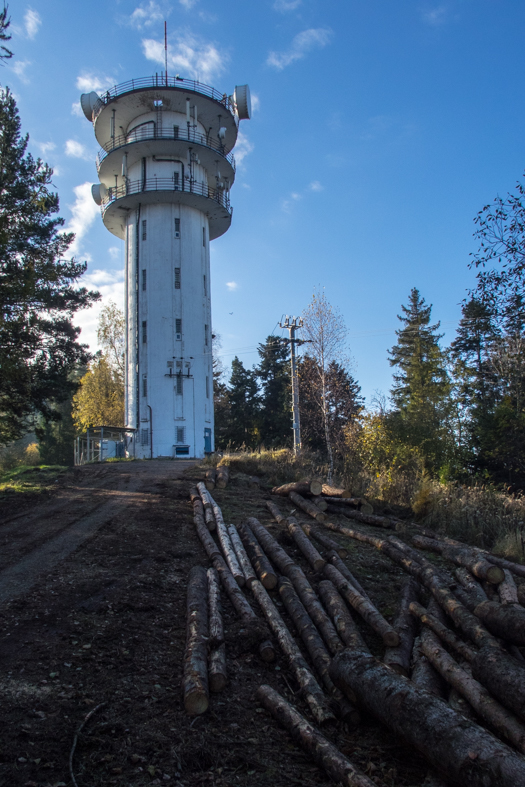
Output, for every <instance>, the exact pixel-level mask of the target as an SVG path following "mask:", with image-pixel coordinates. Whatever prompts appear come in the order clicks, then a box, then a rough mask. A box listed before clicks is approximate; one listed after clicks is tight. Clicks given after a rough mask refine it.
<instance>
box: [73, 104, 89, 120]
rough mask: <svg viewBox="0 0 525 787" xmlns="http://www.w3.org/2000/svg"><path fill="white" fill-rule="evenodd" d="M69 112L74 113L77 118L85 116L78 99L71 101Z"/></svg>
mask: <svg viewBox="0 0 525 787" xmlns="http://www.w3.org/2000/svg"><path fill="white" fill-rule="evenodd" d="M71 114H72V115H76V116H77V117H79V118H83V117H86V116H85V115H84V113H83V111H82V107H81V106H80V101H73V103H72V104H71Z"/></svg>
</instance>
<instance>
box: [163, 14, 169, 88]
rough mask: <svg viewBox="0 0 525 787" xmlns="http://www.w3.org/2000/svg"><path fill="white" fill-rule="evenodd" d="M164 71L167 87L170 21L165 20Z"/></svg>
mask: <svg viewBox="0 0 525 787" xmlns="http://www.w3.org/2000/svg"><path fill="white" fill-rule="evenodd" d="M164 73H165V74H166V87H167V86H168V23H167V22H164Z"/></svg>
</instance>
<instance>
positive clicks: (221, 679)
mask: <svg viewBox="0 0 525 787" xmlns="http://www.w3.org/2000/svg"><path fill="white" fill-rule="evenodd" d="M208 678H209V683H210V691H213V692H218V691H222V690H223V689H224V688H225V686H226V684H227V683H228V670H227V667H226V645H225V644H224V642H223V643H222V645H219V646H218V647H217V648H214V649H213V650H211V651H210V656H209V665H208Z"/></svg>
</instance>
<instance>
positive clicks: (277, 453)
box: [204, 448, 327, 486]
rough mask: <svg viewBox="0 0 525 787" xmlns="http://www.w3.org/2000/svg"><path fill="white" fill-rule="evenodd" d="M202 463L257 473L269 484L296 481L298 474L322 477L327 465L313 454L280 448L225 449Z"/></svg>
mask: <svg viewBox="0 0 525 787" xmlns="http://www.w3.org/2000/svg"><path fill="white" fill-rule="evenodd" d="M204 464H207V465H211V466H215V465H217V466H220V465H227V466H228V467H229V468H231V470H232V471H233V472H235V473H243V474H244V475H247V476H257V477H259V478H261V479H262V480H264V481H265V482H266V484H268V485H269V486H277V485H279V484H287V483H290V482H292V481H300V480H301V479H302V478H312V477H319V478H325V477H326V472H327V467H326V465H325V464H323V463H322V462H319V461H318V459H317V457H316V456H315V455H314V454H311V453H309V452H306V451H303V453H302V454H301V456H300V457H296V456H294V453H293V451H291V450H290V449H288V448H281V449H276V450H274V451H272V450H267V451H266V450H262V451H238V452H231V453H230V452H227V453H225V454H223V455H222V457H218V456H215V457H210V458H209V459H206V460H205V462H204Z"/></svg>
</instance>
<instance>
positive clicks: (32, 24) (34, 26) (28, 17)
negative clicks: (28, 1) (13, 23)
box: [24, 8, 42, 39]
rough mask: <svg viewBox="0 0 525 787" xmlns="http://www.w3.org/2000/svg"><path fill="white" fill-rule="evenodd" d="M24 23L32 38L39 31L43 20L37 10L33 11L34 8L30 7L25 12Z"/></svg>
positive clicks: (28, 34) (28, 35)
mask: <svg viewBox="0 0 525 787" xmlns="http://www.w3.org/2000/svg"><path fill="white" fill-rule="evenodd" d="M24 24H25V27H26V35H27V37H28V38H31V39H32V38H34V37H35V36H36V34H37V33H38V28H39V27H40V25H41V24H42V20H41V19H40V16H39V14H38V13H37V12H36V11H33V9H32V8H28V9H27V11H26V12H25V14H24Z"/></svg>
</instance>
